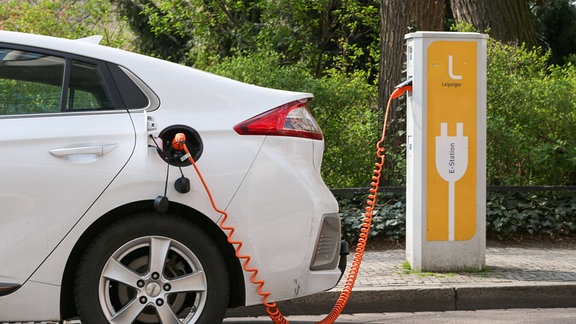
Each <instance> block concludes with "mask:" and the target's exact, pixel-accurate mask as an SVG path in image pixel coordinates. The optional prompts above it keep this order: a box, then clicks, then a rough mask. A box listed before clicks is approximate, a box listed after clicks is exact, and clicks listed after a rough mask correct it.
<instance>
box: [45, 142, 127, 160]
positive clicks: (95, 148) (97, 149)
mask: <svg viewBox="0 0 576 324" xmlns="http://www.w3.org/2000/svg"><path fill="white" fill-rule="evenodd" d="M117 147H118V144H102V145H90V146H77V147H65V148H58V149H53V150H50V154H52V155H53V156H55V157H59V158H65V157H67V156H70V155H97V156H103V155H104V154H106V153H109V152H111V151H112V150H114V149H115V148H117Z"/></svg>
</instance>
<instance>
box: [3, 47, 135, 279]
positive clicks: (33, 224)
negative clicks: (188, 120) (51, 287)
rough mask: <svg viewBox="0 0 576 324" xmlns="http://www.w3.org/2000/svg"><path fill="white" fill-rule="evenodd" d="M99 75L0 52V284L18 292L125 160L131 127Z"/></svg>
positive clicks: (81, 63)
mask: <svg viewBox="0 0 576 324" xmlns="http://www.w3.org/2000/svg"><path fill="white" fill-rule="evenodd" d="M107 73H108V72H107V69H106V65H105V64H104V63H102V62H97V61H94V60H90V59H85V58H76V57H72V56H69V55H64V54H59V53H53V52H49V51H40V50H35V49H29V48H24V47H17V46H10V45H6V44H4V45H2V44H0V210H1V211H0V224H1V225H0V283H8V284H15V285H20V284H23V283H24V282H25V281H26V279H27V278H29V277H30V276H31V274H32V273H33V272H34V270H35V269H36V268H37V267H38V266H39V265H40V264H41V263H42V261H43V260H44V259H45V258H46V257H47V256H48V255H49V253H50V252H51V251H52V250H53V249H54V248H55V246H56V245H57V244H58V242H59V241H61V240H62V238H63V237H64V235H65V234H66V233H67V232H68V231H69V230H70V229H71V227H72V226H73V225H74V224H75V223H76V222H78V220H79V219H80V218H81V217H82V215H83V214H85V212H86V211H87V210H88V209H89V208H90V206H91V205H92V204H93V203H94V201H96V200H97V199H98V197H99V196H100V195H101V194H102V192H103V191H104V190H106V188H107V186H108V185H109V184H110V183H111V182H112V181H114V178H115V177H116V176H117V174H118V173H119V172H120V171H121V170H122V168H123V166H124V165H125V164H126V163H127V161H128V160H129V158H130V156H131V154H132V151H133V148H134V141H135V135H134V127H133V125H132V121H131V118H130V115H129V114H128V112H127V111H126V109H122V108H121V106H122V105H121V103H120V101H119V99H118V98H117V97H116V99H115V95H114V91H115V89H114V87H113V86H112V84H113V82H112V81H111V78H110V76H109V75H108V74H107Z"/></svg>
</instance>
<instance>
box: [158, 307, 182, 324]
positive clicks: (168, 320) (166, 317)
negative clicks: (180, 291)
mask: <svg viewBox="0 0 576 324" xmlns="http://www.w3.org/2000/svg"><path fill="white" fill-rule="evenodd" d="M156 312H158V316H160V321H161V322H162V324H181V323H182V322H180V320H179V319H178V316H176V314H174V312H173V311H172V308H170V305H168V304H164V305H163V306H159V307H156Z"/></svg>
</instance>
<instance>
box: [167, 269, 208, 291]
mask: <svg viewBox="0 0 576 324" xmlns="http://www.w3.org/2000/svg"><path fill="white" fill-rule="evenodd" d="M169 283H170V286H172V288H171V289H170V293H178V292H186V291H206V288H207V283H206V278H205V277H204V272H202V271H197V272H194V273H191V274H187V275H184V276H181V277H178V278H175V279H174V280H170V282H169Z"/></svg>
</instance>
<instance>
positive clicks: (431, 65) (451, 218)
mask: <svg viewBox="0 0 576 324" xmlns="http://www.w3.org/2000/svg"><path fill="white" fill-rule="evenodd" d="M476 52H477V43H476V42H469V41H435V42H433V43H431V44H430V46H429V47H428V68H427V71H428V83H427V100H428V102H427V131H426V147H427V152H426V159H427V167H426V239H427V240H428V241H466V240H470V239H472V238H473V237H474V235H475V234H476V216H477V215H476V136H477V135H476V134H477V132H476V118H477V116H476V110H477V107H476V105H477V88H476V86H477V84H476V83H477V77H476V73H477V71H476V63H477V62H476V60H477V56H476Z"/></svg>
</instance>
